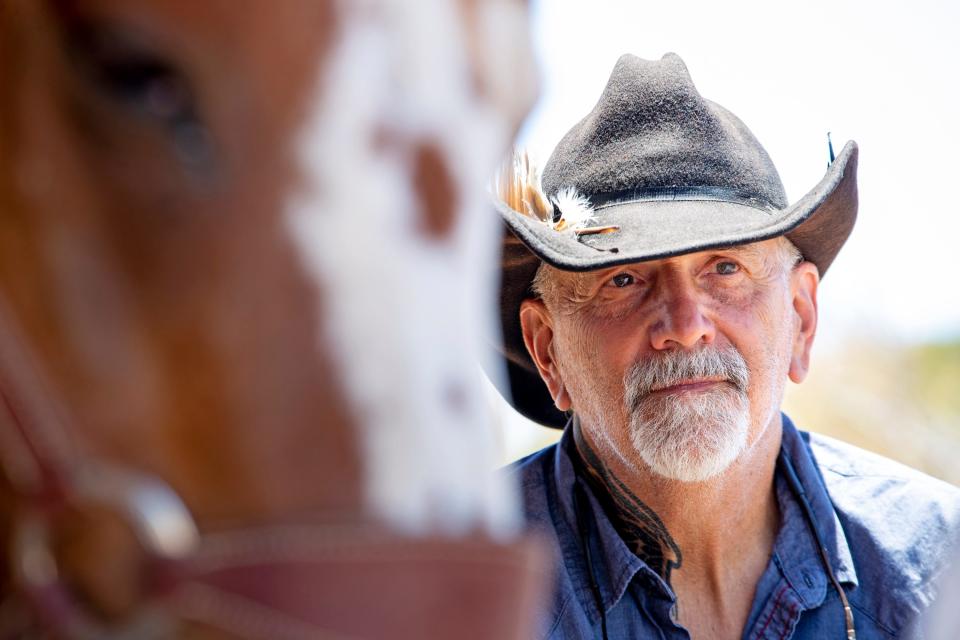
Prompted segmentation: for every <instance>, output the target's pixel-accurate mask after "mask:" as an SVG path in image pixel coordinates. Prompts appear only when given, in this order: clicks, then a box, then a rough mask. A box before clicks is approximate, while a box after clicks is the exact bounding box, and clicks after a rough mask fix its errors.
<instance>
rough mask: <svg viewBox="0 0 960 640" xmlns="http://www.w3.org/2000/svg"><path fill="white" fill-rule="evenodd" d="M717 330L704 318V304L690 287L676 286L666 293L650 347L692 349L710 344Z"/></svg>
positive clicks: (653, 325)
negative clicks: (700, 344)
mask: <svg viewBox="0 0 960 640" xmlns="http://www.w3.org/2000/svg"><path fill="white" fill-rule="evenodd" d="M715 336H716V327H715V326H714V324H713V322H712V321H711V320H710V319H709V318H708V317H707V316H706V315H704V308H703V306H702V302H701V301H700V300H699V299H698V298H697V293H696V291H694V290H693V288H692V287H689V286H683V285H679V286H672V287H671V288H670V290H669V291H667V292H665V294H664V296H663V299H662V306H661V310H660V312H659V313H658V317H657V318H656V319H655V320H654V321H653V323H652V324H651V326H650V346H651V347H653V348H654V349H658V350H662V349H677V348H683V349H689V348H692V347H695V346H697V345H698V343H700V342H703V344H710V343H711V342H713V339H714V337H715Z"/></svg>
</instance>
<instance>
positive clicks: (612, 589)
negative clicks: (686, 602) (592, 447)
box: [554, 419, 673, 622]
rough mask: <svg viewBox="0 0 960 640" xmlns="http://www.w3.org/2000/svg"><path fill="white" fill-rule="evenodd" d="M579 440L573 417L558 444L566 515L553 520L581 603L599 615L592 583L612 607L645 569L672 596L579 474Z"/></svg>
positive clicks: (560, 491)
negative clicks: (583, 529) (576, 450)
mask: <svg viewBox="0 0 960 640" xmlns="http://www.w3.org/2000/svg"><path fill="white" fill-rule="evenodd" d="M575 446H576V445H575V444H574V441H573V430H572V419H571V422H569V423H567V426H566V428H564V431H563V435H562V436H561V437H560V443H559V445H558V446H557V449H556V458H555V461H554V464H555V469H556V485H557V489H558V493H557V496H556V500H557V503H559V505H560V507H561V509H560V511H561V513H562V517H560V516H559V515H554V520H555V526H556V528H557V531H558V532H562V533H561V535H560V547H561V553H562V554H563V561H564V566H565V567H566V569H567V572H568V574H569V575H570V579H571V581H572V582H573V586H574V589H575V590H576V592H577V593H578V596H579V600H580V602H581V604H582V605H583V606H584V608H585V610H587V611H589V612H591V614H592V615H593V617H595V618H599V615H600V612H599V611H598V610H597V605H596V596H594V592H593V589H594V587H593V584H596V588H597V591H598V592H599V594H598V595H599V597H600V601H601V603H602V606H603V609H604V611H605V612H609V611H610V609H612V608H613V607H614V606H616V604H617V603H618V602H619V601H620V599H621V598H622V597H623V594H624V593H625V592H626V590H627V587H628V586H629V585H630V583H631V582H632V581H633V580H634V578H635V577H636V576H637V574H638V573H641V574H643V575H644V576H645V580H649V582H650V584H652V585H656V586H657V587H658V588H659V589H661V590H662V591H663V592H664V594H665V595H667V597H671V598H672V597H673V596H672V592H671V591H670V589H669V587H667V585H666V583H664V582H663V580H661V579H660V577H659V576H658V575H656V573H654V571H653V570H652V569H650V567H648V566H647V564H646V563H645V562H644V561H643V560H641V559H640V558H639V557H638V556H637V555H636V554H635V553H634V552H633V551H632V550H630V548H629V547H628V546H627V545H626V543H625V542H624V541H623V538H621V537H620V534H619V533H618V532H617V530H616V528H615V527H614V526H613V523H612V522H611V521H610V519H609V518H608V517H607V514H606V513H605V512H604V510H603V507H602V505H601V504H600V502H599V501H598V500H597V498H596V496H594V494H593V491H592V490H591V488H590V486H589V484H588V483H587V482H586V481H585V480H584V479H583V478H579V477H578V476H577V473H576V469H575V466H574V462H573V459H574V458H575V456H576V454H575V453H574V451H573V449H574V447H575ZM576 485H579V486H580V489H579V491H581V492H582V493H581V495H582V496H583V497H584V498H585V502H586V504H584V503H583V501H578V500H577V498H576V495H577V492H578V489H577V487H576ZM584 511H589V513H584ZM580 526H585V527H586V528H587V530H588V535H587V536H586V538H587V539H586V541H584V540H583V537H582V536H581V535H580ZM585 544H590V549H589V553H590V562H588V561H587V553H588V550H587V549H586V547H585V546H584V545H585ZM591 565H592V573H593V575H592V576H591ZM594 622H596V620H594Z"/></svg>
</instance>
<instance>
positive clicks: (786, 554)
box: [553, 415, 858, 618]
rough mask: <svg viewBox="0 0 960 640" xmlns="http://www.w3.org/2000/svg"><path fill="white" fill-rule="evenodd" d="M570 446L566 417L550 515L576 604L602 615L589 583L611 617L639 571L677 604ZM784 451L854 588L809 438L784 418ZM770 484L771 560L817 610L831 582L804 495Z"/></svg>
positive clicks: (843, 576) (833, 559)
mask: <svg viewBox="0 0 960 640" xmlns="http://www.w3.org/2000/svg"><path fill="white" fill-rule="evenodd" d="M574 446H575V445H574V442H573V435H572V420H571V421H570V422H568V423H567V426H566V428H565V429H564V431H563V435H562V436H561V438H560V443H559V446H557V448H556V457H555V459H554V469H555V473H556V487H557V495H556V496H555V500H556V504H559V506H560V510H559V513H556V514H554V516H553V517H554V520H555V523H554V524H555V527H556V529H557V531H558V532H562V533H561V535H560V536H559V538H560V540H559V542H560V547H561V553H562V555H563V561H564V565H565V567H566V569H567V572H568V574H569V575H570V579H571V581H572V582H573V586H574V588H575V590H576V592H577V594H578V598H579V600H580V602H581V604H582V605H583V606H584V608H585V610H587V611H589V612H591V614H592V616H593V617H594V618H598V617H599V615H600V612H599V611H597V605H596V596H595V595H594V586H593V584H596V589H597V592H598V595H599V598H600V602H601V604H602V606H603V608H604V611H605V612H609V611H610V609H612V608H613V607H614V606H616V605H617V603H618V602H619V601H620V599H621V598H622V597H623V594H624V593H625V592H626V590H627V587H628V586H629V585H630V583H631V582H632V581H633V580H634V579H635V577H637V576H638V574H639V576H640V577H639V578H638V579H640V580H642V581H643V582H644V583H645V586H646V587H647V589H648V590H654V591H657V592H659V593H660V594H661V596H662V597H664V598H667V599H669V600H674V599H675V596H674V594H673V591H672V589H671V588H670V587H669V586H668V585H667V584H666V583H665V582H664V581H663V579H662V578H661V577H660V576H659V575H657V574H656V572H655V571H653V570H652V569H651V568H650V567H649V566H647V564H646V563H645V562H644V561H643V560H641V559H640V558H639V557H638V556H637V555H636V554H635V553H634V552H633V551H632V550H631V549H630V548H629V547H627V545H626V543H625V542H624V541H623V539H622V538H621V537H620V535H619V533H617V531H616V529H615V527H614V526H613V523H612V522H611V521H610V519H609V518H608V517H607V514H606V513H605V512H604V510H603V507H602V506H601V504H600V503H599V501H598V500H597V499H596V497H595V496H594V494H593V492H592V490H591V489H590V487H589V485H588V483H587V482H585V481H584V480H583V479H579V478H578V477H577V474H576V470H575V466H574V462H573V459H572V458H573V457H574V455H575V454H573V453H572V447H574ZM781 452H782V454H783V455H785V456H786V457H787V458H788V459H789V460H790V462H791V464H792V466H793V469H794V471H795V472H796V475H797V478H798V479H799V481H800V485H801V487H802V488H803V490H804V495H805V496H806V499H807V500H808V502H809V504H810V507H811V511H812V513H813V516H814V521H815V524H814V526H816V527H817V531H818V533H819V535H820V539H821V540H822V541H823V544H824V545H825V547H826V549H827V556H828V558H829V559H830V563H831V566H832V567H833V571H834V573H835V575H836V577H837V579H838V580H839V581H840V582H843V583H847V584H851V585H854V586H855V585H857V584H858V581H857V574H856V570H855V569H854V565H853V559H852V556H851V553H850V547H849V545H848V543H847V538H846V536H845V535H844V533H843V528H842V527H841V525H840V521H839V519H838V518H837V515H836V511H835V510H834V508H833V503H832V502H831V501H830V496H829V494H828V493H827V489H826V486H825V484H824V482H823V479H822V478H821V476H820V472H819V470H818V469H817V467H816V463H815V462H814V460H813V458H812V454H811V453H810V450H809V448H808V447H807V436H806V434H801V433H800V432H799V431H797V429H796V427H795V426H794V425H793V423H792V422H791V421H790V419H789V418H788V417H787V416H786V415H784V416H783V436H782V442H781ZM576 484H579V485H580V486H581V487H582V491H583V495H584V496H585V498H586V501H587V503H588V504H589V507H588V509H589V511H591V512H592V513H591V514H585V513H582V511H583V510H584V509H583V508H582V507H583V504H582V502H581V503H580V504H578V501H577V500H576V498H575V496H576V493H577V490H576V488H575V485H576ZM775 486H776V491H777V499H778V501H779V504H780V509H781V520H782V522H781V527H780V531H779V532H778V534H777V539H776V542H775V544H774V552H775V561H776V562H778V563H779V566H780V569H781V571H783V573H784V575H785V576H786V577H787V580H788V581H789V582H790V583H791V585H792V586H793V587H794V588H795V589H796V590H797V592H798V593H799V594H800V597H801V598H802V599H803V601H804V603H805V604H806V605H807V606H808V607H814V606H818V605H819V604H820V603H822V602H823V600H824V598H825V597H826V592H827V581H828V578H827V576H826V572H825V570H824V567H823V564H822V561H821V559H820V555H819V551H818V550H817V546H816V545H817V540H816V537H815V536H813V535H812V532H811V531H810V525H809V524H808V523H807V522H806V516H805V515H804V512H803V511H802V507H801V506H800V502H799V500H800V499H801V498H800V497H799V496H797V495H795V492H794V491H793V490H792V488H791V487H790V485H789V483H788V482H787V480H786V479H785V478H784V477H783V473H781V472H778V473H777V474H776V479H775ZM578 507H580V508H578ZM580 519H585V521H586V526H587V527H588V530H589V535H588V536H587V544H590V545H591V546H590V551H589V553H590V556H591V557H590V559H591V561H592V562H588V561H587V549H586V548H585V547H584V541H583V540H582V539H581V535H580V526H579V524H578V523H579V522H580ZM591 564H592V565H593V576H592V577H591V575H590V572H591Z"/></svg>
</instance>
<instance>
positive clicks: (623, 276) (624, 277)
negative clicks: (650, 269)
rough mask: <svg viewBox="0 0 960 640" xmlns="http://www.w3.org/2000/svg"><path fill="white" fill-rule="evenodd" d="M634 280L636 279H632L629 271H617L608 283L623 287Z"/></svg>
mask: <svg viewBox="0 0 960 640" xmlns="http://www.w3.org/2000/svg"><path fill="white" fill-rule="evenodd" d="M634 282H636V280H634V278H633V276H632V275H630V274H629V273H618V274H617V275H615V276H613V277H612V278H610V283H611V284H612V285H613V286H615V287H617V288H619V289H622V288H623V287H629V286H630V285H632V284H633V283H634Z"/></svg>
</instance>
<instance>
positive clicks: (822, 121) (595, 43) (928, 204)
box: [522, 0, 960, 346]
mask: <svg viewBox="0 0 960 640" xmlns="http://www.w3.org/2000/svg"><path fill="white" fill-rule="evenodd" d="M533 17H534V20H533V28H534V32H535V39H536V43H535V46H536V48H537V51H538V54H539V56H540V61H541V73H542V76H543V81H542V82H543V84H542V87H541V99H540V102H539V103H538V105H537V107H536V109H535V110H534V112H533V113H532V114H531V116H530V118H529V119H528V121H527V124H526V126H525V128H524V131H523V134H522V136H523V139H524V144H526V145H527V146H528V147H529V148H530V149H531V150H532V151H533V152H534V154H535V155H536V157H538V158H539V159H540V160H541V161H545V160H546V158H547V157H548V156H549V153H550V151H551V150H552V148H553V146H554V145H555V144H556V142H557V141H559V139H560V138H561V137H562V136H563V134H564V133H565V132H566V131H567V129H569V128H570V127H571V126H572V125H573V124H574V123H575V122H577V121H578V120H579V119H580V118H581V117H583V116H584V115H585V114H586V113H587V112H588V111H590V109H591V108H592V107H593V105H594V103H595V102H596V100H597V98H598V97H599V96H600V92H601V91H602V89H603V86H604V84H605V83H606V80H607V77H608V75H609V73H610V71H611V69H612V68H613V65H614V63H615V62H616V60H617V58H618V57H619V56H620V55H621V54H622V53H627V52H629V53H633V54H636V55H639V56H640V57H643V58H648V59H658V58H660V56H662V55H663V54H664V53H665V52H667V51H674V52H676V53H678V54H680V56H681V57H682V58H683V59H684V61H685V62H686V63H687V67H688V68H689V69H690V73H691V75H692V76H693V79H694V82H695V83H696V85H697V87H698V89H699V90H700V92H701V93H702V94H703V95H704V96H706V97H708V98H710V99H712V100H714V101H716V102H718V103H720V104H722V105H724V106H725V107H727V108H728V109H730V110H731V111H733V112H734V113H735V114H737V115H738V116H739V117H740V118H741V119H742V120H743V121H744V122H745V123H746V124H747V126H748V127H750V129H751V130H752V131H753V133H754V134H755V135H756V136H757V138H758V139H759V140H760V142H761V143H762V144H763V145H764V146H765V147H766V149H767V151H768V153H769V154H770V156H771V157H772V158H773V161H774V162H775V163H776V165H777V168H778V169H779V171H780V176H781V178H782V179H783V182H784V185H785V186H786V189H787V195H788V197H789V198H790V201H791V202H795V201H796V200H798V199H799V198H800V197H801V196H802V195H803V194H804V193H806V192H807V191H808V190H809V189H811V188H812V187H813V186H814V185H815V184H816V183H817V182H818V181H819V180H820V178H821V177H822V176H823V173H824V171H825V169H826V162H827V143H826V133H827V131H832V132H833V140H834V148H835V149H836V150H837V151H838V152H839V150H840V147H841V146H842V145H843V143H844V142H845V141H846V140H848V139H854V140H856V141H857V142H858V143H859V144H860V174H859V175H860V181H859V182H860V215H859V219H858V222H857V226H856V228H855V229H854V231H853V235H852V237H851V239H850V241H849V242H848V243H847V245H846V246H845V247H844V249H843V251H842V252H841V253H840V255H839V257H838V258H837V261H836V262H835V263H834V265H833V266H832V267H831V269H830V273H829V275H828V277H827V278H826V280H825V283H824V285H823V287H822V288H821V294H820V295H821V329H820V332H819V336H818V342H819V344H820V345H821V346H828V345H829V344H830V343H831V342H833V343H836V342H837V341H838V340H840V339H842V338H843V337H844V336H847V335H849V331H862V330H866V331H867V332H868V333H869V334H882V335H884V336H887V337H891V338H896V339H900V340H907V341H914V340H927V339H933V338H937V337H946V336H956V335H958V334H960V264H958V260H957V258H956V256H957V255H958V253H960V250H958V242H960V204H958V202H960V198H958V196H957V195H955V194H952V189H953V188H954V187H955V186H960V175H958V171H960V162H958V161H957V154H958V153H960V109H958V105H960V91H958V77H960V38H958V37H957V36H956V29H957V28H958V27H960V2H956V1H954V0H943V1H941V2H934V1H931V0H915V1H913V2H910V3H907V2H885V1H884V2H870V3H867V2H858V3H854V2H843V1H841V0H827V1H825V0H809V1H805V2H802V3H781V2H770V1H769V0H765V1H762V2H760V1H756V2H716V1H712V2H637V1H625V0H624V1H620V2H614V1H612V0H590V1H589V2H585V1H583V0H534V2H533Z"/></svg>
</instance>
